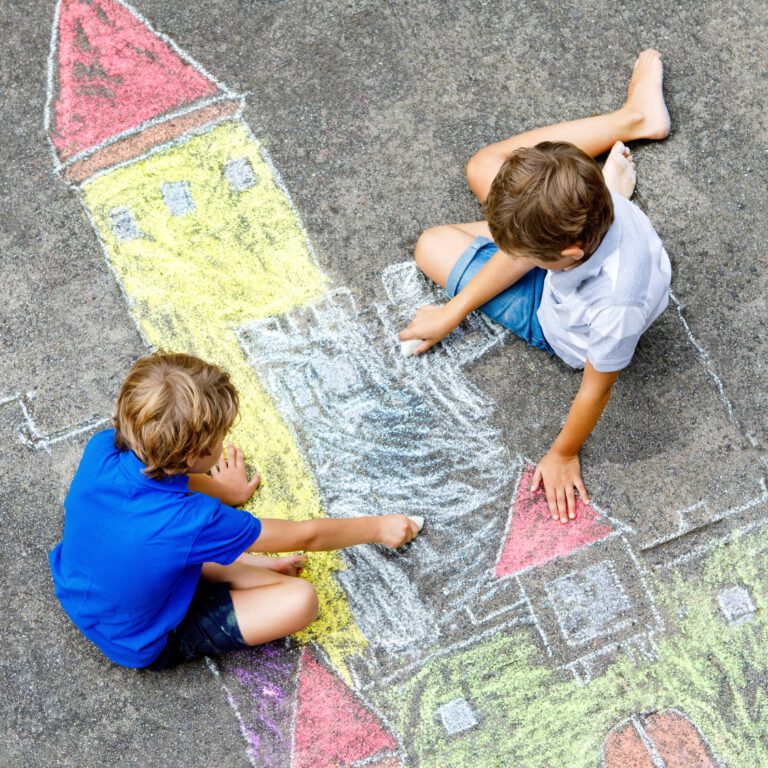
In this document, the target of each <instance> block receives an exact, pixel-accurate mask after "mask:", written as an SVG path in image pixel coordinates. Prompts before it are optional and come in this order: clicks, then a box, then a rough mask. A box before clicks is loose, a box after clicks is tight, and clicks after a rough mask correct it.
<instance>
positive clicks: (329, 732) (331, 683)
mask: <svg viewBox="0 0 768 768" xmlns="http://www.w3.org/2000/svg"><path fill="white" fill-rule="evenodd" d="M295 727H296V730H295V734H294V752H293V765H292V768H338V766H352V765H357V764H360V763H361V762H362V761H365V764H366V765H371V766H377V768H379V766H381V767H382V768H383V766H384V765H386V766H399V765H400V761H399V759H398V758H397V757H396V756H395V755H394V754H393V753H394V752H396V751H397V749H398V746H397V743H396V742H395V740H394V738H393V737H392V735H391V734H390V733H389V732H388V731H387V730H386V729H385V727H384V725H383V724H382V722H381V720H380V719H379V718H378V716H377V715H375V714H374V713H373V712H372V711H371V709H370V708H368V707H367V706H366V705H365V704H364V703H363V702H362V701H361V700H360V699H359V698H358V697H357V696H355V694H354V693H352V691H351V690H350V689H349V688H347V686H346V685H345V684H344V683H343V682H342V681H341V680H340V679H339V678H338V677H337V676H336V675H334V674H332V673H331V672H329V671H328V670H327V669H326V668H325V667H324V666H323V665H322V664H320V663H319V662H318V661H317V660H316V659H315V658H314V656H313V655H312V653H310V651H309V650H308V649H307V648H304V650H303V652H302V658H301V673H300V676H299V700H298V705H297V709H296V726H295Z"/></svg>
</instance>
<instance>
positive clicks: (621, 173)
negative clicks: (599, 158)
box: [603, 141, 637, 200]
mask: <svg viewBox="0 0 768 768" xmlns="http://www.w3.org/2000/svg"><path fill="white" fill-rule="evenodd" d="M603 178H604V179H605V185H606V186H607V187H608V189H610V190H611V192H615V193H616V194H617V195H621V196H622V197H626V198H627V200H629V198H630V197H632V193H633V192H634V191H635V182H636V181H637V174H636V173H635V161H634V160H633V158H632V155H631V154H630V152H629V149H627V147H625V146H624V145H623V144H622V143H621V142H620V141H617V142H616V143H615V144H614V145H613V147H612V148H611V152H610V154H609V155H608V159H607V160H606V161H605V165H604V166H603Z"/></svg>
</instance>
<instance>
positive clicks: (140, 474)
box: [120, 451, 189, 493]
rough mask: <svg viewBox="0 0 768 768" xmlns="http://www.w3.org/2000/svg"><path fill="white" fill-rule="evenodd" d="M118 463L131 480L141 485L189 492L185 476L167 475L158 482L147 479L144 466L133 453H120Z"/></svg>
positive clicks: (187, 479) (187, 480)
mask: <svg viewBox="0 0 768 768" xmlns="http://www.w3.org/2000/svg"><path fill="white" fill-rule="evenodd" d="M120 463H121V465H122V467H123V469H124V470H125V471H126V473H127V474H128V475H129V476H130V477H131V479H134V480H138V481H139V482H141V483H142V484H143V485H149V486H150V487H152V488H156V489H158V490H164V491H183V492H184V493H186V492H187V491H188V490H189V477H188V476H187V475H169V476H168V477H164V478H162V479H160V480H155V479H154V478H151V477H147V476H146V475H145V474H144V470H145V469H146V465H145V464H144V462H142V460H141V459H140V458H139V457H138V456H137V455H136V454H135V453H134V452H133V451H120Z"/></svg>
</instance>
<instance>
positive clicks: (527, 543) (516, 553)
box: [496, 464, 613, 578]
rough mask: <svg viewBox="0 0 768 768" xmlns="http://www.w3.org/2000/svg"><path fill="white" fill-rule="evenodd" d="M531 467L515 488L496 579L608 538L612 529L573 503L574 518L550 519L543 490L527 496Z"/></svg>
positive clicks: (577, 502)
mask: <svg viewBox="0 0 768 768" xmlns="http://www.w3.org/2000/svg"><path fill="white" fill-rule="evenodd" d="M533 470H534V467H533V465H530V464H529V465H527V466H526V468H525V471H524V472H523V475H522V477H521V478H520V484H519V485H518V487H517V494H516V496H515V503H514V505H513V507H512V509H511V510H510V523H509V530H508V532H507V538H506V540H505V542H504V547H503V548H502V550H501V554H500V555H499V559H498V561H497V562H496V576H497V578H501V577H502V576H512V575H514V574H516V573H520V572H522V571H525V570H528V569H529V568H533V567H535V566H538V565H543V564H544V563H548V562H549V561H550V560H554V559H555V558H556V557H566V556H568V555H570V554H571V552H575V551H576V550H577V549H581V548H582V547H585V546H587V545H588V544H592V543H593V542H595V541H600V540H602V539H605V538H606V537H608V536H610V534H611V532H612V531H613V526H612V525H611V523H610V521H609V520H607V519H605V518H600V517H599V515H598V513H597V511H596V510H595V509H593V508H592V507H589V506H587V505H586V504H584V503H583V502H582V501H581V500H580V499H577V501H576V518H575V519H574V520H571V521H570V522H568V523H567V524H565V525H563V523H561V522H560V521H558V520H553V519H552V517H551V515H550V514H549V508H548V507H547V499H546V497H545V495H544V493H543V491H539V492H536V493H531V491H530V490H529V489H530V486H531V479H532V478H533Z"/></svg>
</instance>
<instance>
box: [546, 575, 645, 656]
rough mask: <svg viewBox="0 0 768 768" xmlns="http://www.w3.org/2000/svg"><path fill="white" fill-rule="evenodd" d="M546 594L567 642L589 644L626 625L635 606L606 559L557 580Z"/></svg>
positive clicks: (547, 587)
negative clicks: (629, 612) (628, 613)
mask: <svg viewBox="0 0 768 768" xmlns="http://www.w3.org/2000/svg"><path fill="white" fill-rule="evenodd" d="M546 590H547V597H548V598H549V602H550V603H551V605H552V608H553V609H554V611H555V615H556V616H557V619H558V623H559V625H560V630H561V631H562V633H563V636H564V637H565V640H566V642H568V643H571V644H574V643H578V644H581V643H587V642H589V641H590V640H594V639H595V638H598V637H603V636H605V635H608V634H611V633H612V632H615V631H618V630H619V629H622V628H624V627H625V626H627V625H628V623H630V621H631V619H630V618H629V617H628V615H627V612H628V611H629V610H630V609H631V607H632V605H631V603H630V601H629V598H628V597H627V596H626V594H625V593H624V589H623V588H622V586H621V583H620V582H619V579H618V578H617V576H616V574H615V573H614V570H613V567H612V566H611V564H610V563H609V562H607V561H603V562H600V563H596V564H595V565H590V566H589V567H588V568H584V569H583V570H581V571H574V572H573V573H569V574H568V575H567V576H563V577H561V578H559V579H555V580H554V581H552V582H549V583H547V585H546Z"/></svg>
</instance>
